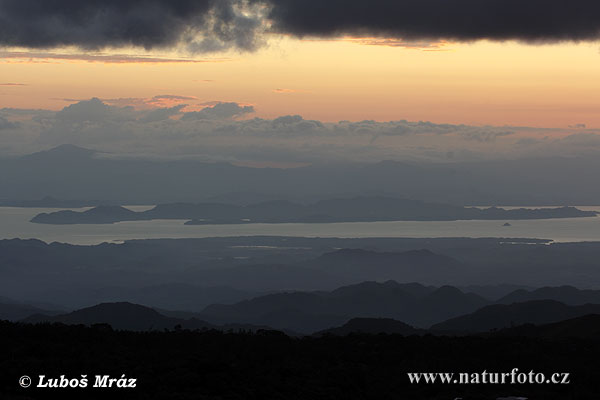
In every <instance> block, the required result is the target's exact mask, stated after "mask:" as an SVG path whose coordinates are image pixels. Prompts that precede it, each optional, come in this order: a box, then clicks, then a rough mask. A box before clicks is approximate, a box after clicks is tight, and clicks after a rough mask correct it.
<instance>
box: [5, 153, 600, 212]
mask: <svg viewBox="0 0 600 400" xmlns="http://www.w3.org/2000/svg"><path fill="white" fill-rule="evenodd" d="M598 170H600V160H598V157H587V158H577V157H552V158H538V159H516V160H515V159H511V160H489V161H479V162H460V163H459V162H448V163H439V164H432V163H427V164H425V163H418V162H414V163H406V162H398V161H382V162H377V163H340V164H328V165H313V166H307V167H301V168H287V169H283V168H251V167H244V166H237V165H233V164H230V163H224V162H220V163H207V162H202V161H198V160H192V159H176V160H173V159H169V160H160V159H139V158H131V157H129V158H128V157H123V156H121V157H119V155H118V154H117V155H113V154H107V153H101V152H97V151H94V150H90V149H84V148H81V147H77V146H73V145H68V144H67V145H63V146H59V147H56V148H53V149H49V150H47V151H41V152H38V153H34V154H30V155H27V156H22V157H12V158H3V159H0V187H2V197H3V200H25V201H28V200H33V199H41V198H43V197H45V196H52V197H55V198H63V199H71V200H90V199H98V200H101V201H102V202H103V204H161V203H167V202H187V203H189V202H199V201H204V202H206V201H217V202H227V203H231V202H234V203H235V204H251V203H255V202H257V201H262V200H273V199H285V200H293V201H300V202H310V201H316V200H318V199H323V198H339V197H346V198H347V197H352V196H357V195H365V194H366V195H369V196H389V197H399V196H402V197H406V198H411V199H422V200H425V201H427V202H441V203H450V204H478V205H479V204H490V205H492V204H503V205H564V204H580V205H596V204H595V203H596V202H597V200H598V198H600V188H598V187H596V185H593V184H591V182H594V179H595V178H596V175H595V171H598Z"/></svg>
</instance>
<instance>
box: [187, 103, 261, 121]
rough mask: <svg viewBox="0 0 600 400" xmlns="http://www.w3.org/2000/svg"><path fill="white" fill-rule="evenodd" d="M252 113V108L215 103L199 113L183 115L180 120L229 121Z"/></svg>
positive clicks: (193, 112) (236, 104) (235, 104)
mask: <svg viewBox="0 0 600 400" xmlns="http://www.w3.org/2000/svg"><path fill="white" fill-rule="evenodd" d="M253 112H254V107H253V106H240V105H239V104H238V103H233V102H229V103H217V104H215V105H213V106H208V107H205V108H204V109H202V110H200V111H192V112H186V113H185V114H183V117H181V119H182V120H183V121H192V120H202V119H229V118H233V117H239V116H241V115H244V114H248V113H253Z"/></svg>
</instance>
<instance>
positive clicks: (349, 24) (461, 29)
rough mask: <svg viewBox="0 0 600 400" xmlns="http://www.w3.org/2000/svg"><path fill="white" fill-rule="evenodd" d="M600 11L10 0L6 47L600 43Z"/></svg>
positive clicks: (465, 0)
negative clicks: (348, 40) (347, 39)
mask: <svg viewBox="0 0 600 400" xmlns="http://www.w3.org/2000/svg"><path fill="white" fill-rule="evenodd" d="M599 15H600V3H597V2H592V1H587V0H572V1H569V2H565V1H563V0H526V1H523V0H486V1H481V0H454V1H448V0H398V1H389V0H369V1H365V0H328V1H323V0H178V1H171V0H120V1H114V0H91V1H76V0H30V1H21V0H2V1H0V45H2V46H17V47H26V48H52V47H61V46H76V47H79V48H82V49H86V50H98V49H102V48H107V47H112V48H119V47H130V46H134V47H140V48H145V49H153V48H174V47H178V48H183V49H185V50H187V51H189V52H217V51H222V50H226V49H231V48H233V49H238V50H242V51H252V50H255V49H257V48H259V47H260V46H261V45H263V44H264V42H265V40H264V34H265V33H279V34H291V35H295V36H298V37H306V36H310V37H337V36H343V35H350V36H354V37H364V38H367V37H383V38H396V39H403V40H408V41H417V42H420V41H423V40H425V41H437V40H451V41H453V40H456V41H473V40H480V39H489V40H499V41H503V40H519V41H525V42H557V41H584V40H597V39H599V38H600V17H599ZM388 43H405V42H404V41H402V42H398V41H394V42H388Z"/></svg>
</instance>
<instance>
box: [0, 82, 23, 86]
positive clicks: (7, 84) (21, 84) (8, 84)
mask: <svg viewBox="0 0 600 400" xmlns="http://www.w3.org/2000/svg"><path fill="white" fill-rule="evenodd" d="M0 86H27V84H26V83H11V82H8V83H0Z"/></svg>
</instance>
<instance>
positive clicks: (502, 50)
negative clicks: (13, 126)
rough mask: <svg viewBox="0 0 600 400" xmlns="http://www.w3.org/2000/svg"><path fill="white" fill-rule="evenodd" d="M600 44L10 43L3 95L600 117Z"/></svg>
mask: <svg viewBox="0 0 600 400" xmlns="http://www.w3.org/2000/svg"><path fill="white" fill-rule="evenodd" d="M599 47H600V46H599V45H598V44H597V43H583V44H573V43H565V44H558V45H541V46H532V45H521V44H516V43H489V42H478V43H474V44H445V45H442V46H441V47H440V48H438V49H436V48H431V49H430V48H425V49H414V48H405V47H397V46H383V45H365V44H362V43H361V41H357V40H338V41H320V40H316V41H311V40H305V41H299V40H295V39H290V38H280V39H273V40H272V41H271V42H270V44H269V46H268V47H267V48H264V49H262V50H259V51H258V52H256V53H251V54H248V53H246V54H239V53H227V54H218V55H210V56H209V57H207V58H203V57H202V56H196V57H192V59H194V60H195V61H196V62H144V60H141V59H139V57H138V58H137V59H134V60H133V61H132V62H123V61H124V57H120V58H118V59H116V60H114V61H119V62H107V61H111V60H110V57H108V58H106V57H105V58H102V57H96V58H95V59H93V60H92V61H84V60H76V59H57V58H48V57H46V58H44V57H39V54H38V57H34V58H28V57H25V56H23V55H22V56H20V57H15V54H14V53H13V54H10V52H11V51H12V52H14V51H23V50H19V49H9V50H5V52H4V55H0V60H1V61H0V107H17V108H48V109H60V108H62V107H64V106H65V105H67V104H70V103H69V102H68V101H65V100H64V99H71V100H76V99H87V98H90V97H99V98H102V99H116V98H151V97H153V96H156V95H165V94H168V95H178V96H186V97H190V98H193V99H187V100H184V102H186V103H192V104H199V103H203V102H208V101H235V102H239V103H245V104H252V105H254V107H255V109H256V114H255V115H256V116H259V117H265V118H272V117H276V116H280V115H286V114H300V115H302V116H304V118H307V119H319V120H322V121H338V120H363V119H374V120H378V121H387V120H399V119H406V120H411V121H415V120H426V121H432V122H436V123H444V122H447V123H464V124H475V125H485V124H490V125H523V126H538V127H556V128H564V127H567V126H568V125H574V124H586V125H587V127H589V128H600V113H598V112H597V110H598V109H599V108H600V54H599V51H598V49H599ZM430 50H434V51H430ZM52 52H53V53H61V54H70V55H72V54H73V51H69V50H65V49H63V50H56V49H55V50H52ZM37 53H40V52H39V51H38V52H37ZM115 53H118V54H121V55H122V54H126V53H128V52H126V51H124V50H122V49H121V50H119V51H116V52H115ZM107 54H110V52H107ZM129 55H135V56H139V55H140V53H139V52H130V54H129ZM148 56H150V57H164V58H172V59H179V58H190V56H189V55H183V56H182V55H178V54H158V53H155V54H150V55H148ZM71 58H73V57H72V56H71ZM75 58H76V57H75ZM92 58H94V57H92ZM150 61H152V60H150ZM199 61H206V62H199ZM7 84H11V85H7ZM12 84H23V85H12ZM166 104H167V103H164V105H166Z"/></svg>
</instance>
